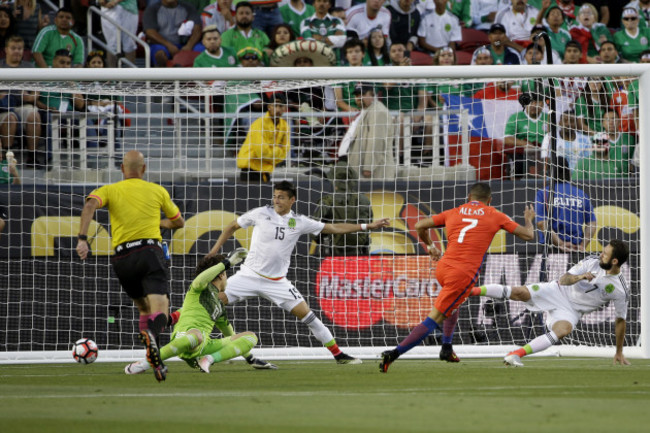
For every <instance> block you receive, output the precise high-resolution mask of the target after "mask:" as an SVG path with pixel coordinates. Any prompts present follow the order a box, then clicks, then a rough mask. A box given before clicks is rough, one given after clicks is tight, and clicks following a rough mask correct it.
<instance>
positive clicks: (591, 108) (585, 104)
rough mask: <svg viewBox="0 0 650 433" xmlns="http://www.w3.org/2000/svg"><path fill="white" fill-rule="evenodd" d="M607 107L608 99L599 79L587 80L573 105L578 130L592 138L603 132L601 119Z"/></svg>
mask: <svg viewBox="0 0 650 433" xmlns="http://www.w3.org/2000/svg"><path fill="white" fill-rule="evenodd" d="M607 107H609V98H608V97H607V92H606V91H605V88H604V87H603V82H602V79H601V78H589V79H587V85H586V86H585V88H584V89H583V90H582V92H581V93H580V96H579V97H578V99H577V100H576V103H575V112H576V117H577V118H578V125H579V127H580V130H582V131H583V132H584V133H585V134H587V135H589V136H593V135H595V134H596V133H598V132H601V131H602V130H603V127H602V123H601V119H602V118H603V114H604V112H605V110H607Z"/></svg>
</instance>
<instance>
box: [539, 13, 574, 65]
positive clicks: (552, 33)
mask: <svg viewBox="0 0 650 433" xmlns="http://www.w3.org/2000/svg"><path fill="white" fill-rule="evenodd" d="M544 16H545V17H546V24H547V25H546V29H545V30H546V34H547V35H548V37H549V39H550V40H551V47H552V48H553V51H555V52H557V53H558V54H559V55H560V58H562V56H564V49H565V47H566V44H567V42H569V41H570V40H571V34H570V33H569V31H568V30H567V29H565V22H564V12H562V9H560V7H559V6H557V5H552V6H551V7H549V8H548V9H546V13H545V15H544ZM542 40H543V39H542Z"/></svg>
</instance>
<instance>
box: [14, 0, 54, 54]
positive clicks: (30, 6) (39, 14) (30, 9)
mask: <svg viewBox="0 0 650 433" xmlns="http://www.w3.org/2000/svg"><path fill="white" fill-rule="evenodd" d="M13 15H14V17H15V19H16V31H15V34H16V35H18V36H21V37H22V38H23V40H24V41H25V49H26V50H31V49H32V46H33V45H34V41H35V40H36V35H37V34H38V32H39V31H40V30H41V29H42V28H43V27H45V26H46V25H48V24H49V23H50V17H49V15H47V14H45V15H43V11H42V9H41V6H40V4H39V2H37V1H36V0H16V1H14V10H13Z"/></svg>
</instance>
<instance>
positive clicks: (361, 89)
mask: <svg viewBox="0 0 650 433" xmlns="http://www.w3.org/2000/svg"><path fill="white" fill-rule="evenodd" d="M354 97H355V99H356V103H357V106H359V107H361V108H362V110H361V114H360V115H359V117H358V118H357V119H355V121H354V123H353V124H352V125H350V129H349V130H348V132H347V133H346V136H345V137H344V138H343V140H342V143H341V144H342V146H341V149H340V150H339V156H343V155H347V157H348V165H349V166H350V167H352V168H354V169H355V170H357V169H358V172H359V173H360V174H361V178H362V179H375V180H394V179H395V175H396V166H395V156H394V155H395V149H394V148H393V140H394V135H395V132H394V129H395V128H394V124H393V118H392V116H391V114H390V113H389V111H388V109H387V108H386V106H385V105H384V104H382V103H381V102H379V100H377V98H376V97H375V89H374V88H373V87H372V86H368V85H364V84H361V83H358V84H357V85H356V87H355V88H354ZM346 137H347V139H346ZM344 143H349V148H348V149H345V147H344Z"/></svg>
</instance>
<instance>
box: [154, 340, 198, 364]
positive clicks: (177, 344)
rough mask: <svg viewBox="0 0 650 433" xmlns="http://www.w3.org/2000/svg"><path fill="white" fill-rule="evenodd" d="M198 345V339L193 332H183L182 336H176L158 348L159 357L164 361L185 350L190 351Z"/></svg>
mask: <svg viewBox="0 0 650 433" xmlns="http://www.w3.org/2000/svg"><path fill="white" fill-rule="evenodd" d="M198 345H199V340H198V339H197V338H196V336H195V335H194V334H185V335H183V336H182V337H176V338H174V339H173V340H172V341H170V342H169V344H166V345H165V346H164V347H162V348H161V349H160V357H161V358H162V360H163V361H164V360H165V359H169V358H171V357H173V356H178V355H180V354H182V353H185V352H191V351H192V350H193V349H196V347H197V346H198Z"/></svg>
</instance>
